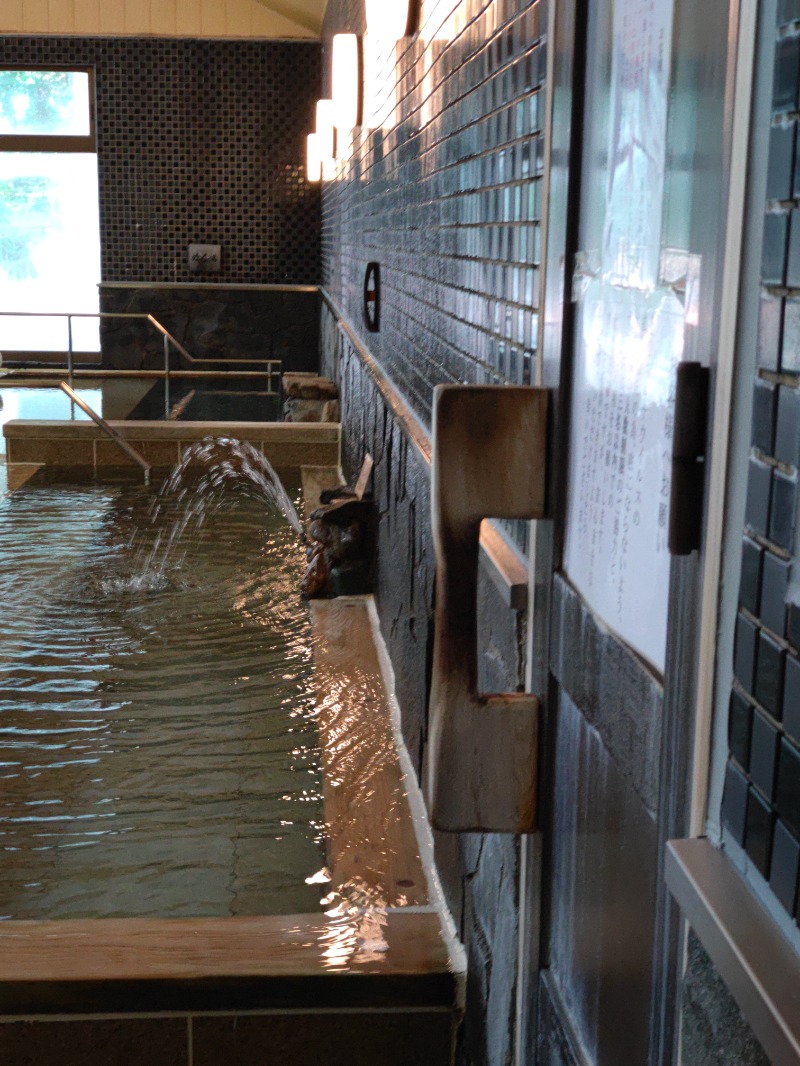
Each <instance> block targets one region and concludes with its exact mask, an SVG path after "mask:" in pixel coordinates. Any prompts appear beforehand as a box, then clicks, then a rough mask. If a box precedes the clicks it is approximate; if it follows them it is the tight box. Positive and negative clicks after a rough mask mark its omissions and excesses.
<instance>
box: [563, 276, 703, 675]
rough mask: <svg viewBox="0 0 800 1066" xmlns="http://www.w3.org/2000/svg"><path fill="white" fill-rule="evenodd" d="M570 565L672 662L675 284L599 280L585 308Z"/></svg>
mask: <svg viewBox="0 0 800 1066" xmlns="http://www.w3.org/2000/svg"><path fill="white" fill-rule="evenodd" d="M578 329H579V341H580V343H579V348H580V349H582V352H581V354H582V358H580V359H579V360H578V365H577V367H576V376H575V383H574V391H573V400H572V434H571V450H570V475H569V476H570V496H569V505H568V513H567V540H566V550H565V559H564V562H565V567H566V570H567V573H568V574H569V577H570V579H571V580H572V581H573V582H574V584H575V585H576V586H577V588H578V589H579V590H580V592H581V594H582V595H583V596H584V598H585V599H586V600H587V602H588V603H589V606H590V607H591V608H592V610H593V611H595V612H596V613H597V614H598V615H599V616H600V617H601V618H602V619H603V620H604V621H605V622H606V623H607V624H608V625H609V626H610V627H611V628H612V629H614V630H615V631H616V632H617V634H618V635H619V636H621V637H622V638H623V640H625V641H626V642H627V643H628V644H630V645H631V647H633V648H634V649H635V650H636V651H638V652H639V653H640V654H641V655H643V656H644V657H645V658H646V659H647V660H648V661H649V662H651V663H652V664H653V665H654V666H655V667H656V669H658V670H660V671H663V669H664V657H665V650H666V626H667V601H668V594H669V570H670V556H669V552H668V549H667V532H668V518H669V494H670V467H671V455H672V429H673V410H674V392H673V390H674V383H675V371H676V367H677V364H678V362H680V359H681V355H682V351H683V329H684V308H683V305H682V304H681V302H680V300H678V298H677V297H676V296H675V295H674V294H673V293H672V292H671V291H666V292H664V291H663V290H662V291H655V292H650V293H647V292H642V291H641V290H636V289H617V290H615V291H614V299H613V300H610V299H609V286H608V285H605V284H603V283H602V282H600V281H598V280H595V281H592V282H590V283H589V285H588V287H587V289H586V294H585V296H584V299H583V301H582V302H581V305H580V310H579V326H578Z"/></svg>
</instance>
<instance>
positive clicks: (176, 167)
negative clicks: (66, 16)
mask: <svg viewBox="0 0 800 1066" xmlns="http://www.w3.org/2000/svg"><path fill="white" fill-rule="evenodd" d="M17 64H18V65H20V66H24V65H40V66H54V67H58V66H92V67H94V69H95V72H96V96H97V150H98V169H99V183H100V228H101V244H102V257H103V258H102V271H103V280H104V281H192V280H197V276H196V275H192V274H190V273H189V271H188V261H187V260H188V246H189V244H190V243H211V244H221V245H222V271H221V273H220V274H217V275H215V276H214V281H215V282H251V283H278V282H282V283H289V284H300V283H316V282H317V281H318V280H319V226H320V215H319V199H320V198H319V189H318V187H316V186H313V185H309V184H308V183H307V182H306V178H305V134H306V132H307V130H308V129H309V128H310V126H311V123H312V122H313V115H314V104H315V101H316V99H317V97H318V95H319V76H320V75H319V71H320V46H319V44H318V43H316V42H312V43H306V42H266V43H265V42H258V41H246V42H245V41H236V42H230V41H196V40H177V39H175V40H150V39H130V38H52V37H5V38H0V65H4V66H14V65H17Z"/></svg>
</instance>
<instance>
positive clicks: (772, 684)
mask: <svg viewBox="0 0 800 1066" xmlns="http://www.w3.org/2000/svg"><path fill="white" fill-rule="evenodd" d="M785 654H786V653H785V652H784V650H783V648H782V647H781V646H780V644H778V643H777V641H775V640H774V639H773V638H772V637H771V636H770V635H769V634H768V633H766V632H765V631H764V630H763V629H762V630H761V631H760V633H759V635H758V656H757V665H756V690H755V697H756V699H757V700H758V702H759V703H760V704H761V706H762V707H764V709H765V710H767V711H768V712H769V713H770V714H771V715H772V717H773V718H779V717H780V715H781V711H782V707H783V660H784V656H785Z"/></svg>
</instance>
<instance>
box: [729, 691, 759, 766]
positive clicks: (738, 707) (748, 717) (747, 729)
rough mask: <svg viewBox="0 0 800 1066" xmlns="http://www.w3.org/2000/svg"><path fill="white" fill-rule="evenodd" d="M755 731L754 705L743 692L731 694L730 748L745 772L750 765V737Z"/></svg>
mask: <svg viewBox="0 0 800 1066" xmlns="http://www.w3.org/2000/svg"><path fill="white" fill-rule="evenodd" d="M752 729H753V705H752V704H751V703H750V701H749V700H746V699H745V698H744V696H743V695H742V694H741V692H736V691H734V692H732V693H731V704H730V711H729V715H728V746H729V748H730V753H731V755H732V756H733V757H734V759H735V760H736V761H737V763H738V764H739V766H741V767H742V769H743V770H746V769H747V767H748V766H749V765H750V735H751V732H752Z"/></svg>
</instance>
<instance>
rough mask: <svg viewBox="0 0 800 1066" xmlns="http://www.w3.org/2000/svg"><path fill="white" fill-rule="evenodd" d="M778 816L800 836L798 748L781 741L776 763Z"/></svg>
mask: <svg viewBox="0 0 800 1066" xmlns="http://www.w3.org/2000/svg"><path fill="white" fill-rule="evenodd" d="M775 805H776V807H777V809H778V814H779V815H780V816H781V818H782V819H783V820H784V822H786V824H787V825H788V826H789V828H790V829H791V830H792V832H793V833H796V834H797V835H798V836H800V748H798V747H797V746H795V745H794V744H792V743H790V742H789V741H788V740H785V739H784V740H782V741H781V746H780V756H779V762H778V791H777V795H776V799H775Z"/></svg>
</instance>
